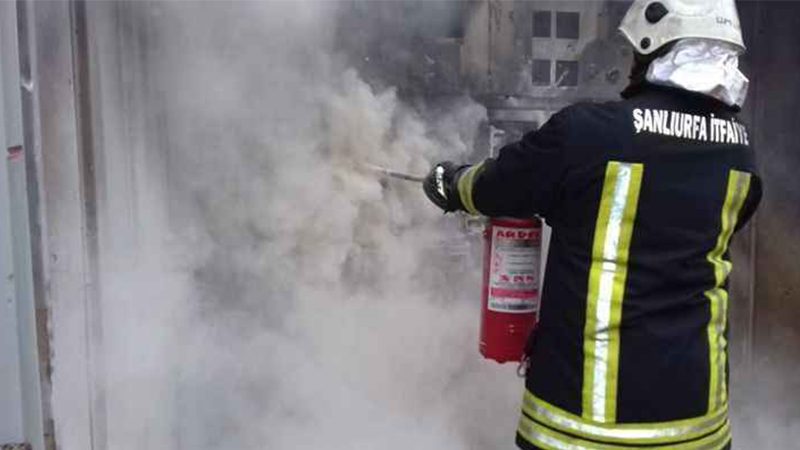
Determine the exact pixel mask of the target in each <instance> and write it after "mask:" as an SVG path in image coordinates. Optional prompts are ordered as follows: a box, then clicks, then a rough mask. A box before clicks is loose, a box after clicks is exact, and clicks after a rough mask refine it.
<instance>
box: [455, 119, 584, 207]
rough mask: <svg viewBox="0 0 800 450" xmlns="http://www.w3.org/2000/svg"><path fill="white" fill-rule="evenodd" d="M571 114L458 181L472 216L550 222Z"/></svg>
mask: <svg viewBox="0 0 800 450" xmlns="http://www.w3.org/2000/svg"><path fill="white" fill-rule="evenodd" d="M568 115H569V109H564V110H562V111H560V112H559V113H557V114H555V115H554V116H553V117H552V118H551V119H550V120H549V121H548V122H547V123H546V124H545V125H544V126H542V127H541V128H540V129H539V130H537V131H533V132H530V133H528V134H526V135H525V136H524V137H523V138H522V140H520V141H519V142H515V143H513V144H509V145H507V146H505V147H503V148H502V149H501V150H500V152H499V154H498V156H497V158H496V159H495V158H489V159H487V160H486V161H484V162H483V163H481V164H478V165H475V166H472V167H470V168H469V169H467V170H466V171H465V172H464V173H463V174H462V175H461V176H460V177H459V180H458V190H459V196H460V197H461V202H462V204H463V205H464V208H465V209H466V210H467V212H469V213H470V214H475V215H479V214H481V215H485V216H489V217H518V218H526V217H533V215H535V214H538V215H540V216H543V217H547V216H548V214H550V213H551V211H552V209H553V207H554V206H555V204H556V203H557V202H556V201H555V199H556V197H557V196H558V192H559V187H560V184H561V181H562V179H563V175H564V173H565V169H566V163H565V160H566V154H565V150H566V147H567V145H566V144H567V138H568V136H569V130H568V127H569V123H568Z"/></svg>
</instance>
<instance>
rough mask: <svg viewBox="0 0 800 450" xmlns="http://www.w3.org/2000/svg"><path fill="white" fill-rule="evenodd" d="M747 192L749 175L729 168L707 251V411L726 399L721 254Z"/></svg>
mask: <svg viewBox="0 0 800 450" xmlns="http://www.w3.org/2000/svg"><path fill="white" fill-rule="evenodd" d="M749 191H750V174H749V173H746V172H739V171H736V170H731V172H730V174H729V175H728V189H727V193H726V195H725V203H724V205H723V206H722V217H721V219H720V221H721V227H720V228H721V231H720V234H719V237H718V238H717V245H716V246H714V249H712V250H711V252H710V253H709V254H708V257H707V259H708V261H709V262H710V263H711V265H712V266H713V267H714V278H715V280H716V283H715V285H714V288H713V289H711V290H710V291H707V292H706V293H705V294H706V297H708V300H709V303H710V309H711V319H710V320H709V323H708V349H709V364H710V365H709V368H710V378H709V386H708V410H709V411H714V410H716V409H717V408H719V406H720V405H722V404H723V403H725V402H727V400H728V399H727V390H728V389H727V386H725V379H726V374H725V370H726V369H725V368H726V366H727V347H728V342H727V340H726V339H725V328H726V326H727V317H728V291H726V290H725V289H724V287H723V286H724V285H725V280H727V279H728V275H730V273H731V269H732V265H731V262H730V261H726V260H725V259H724V258H723V257H724V256H725V254H726V253H727V252H728V244H729V243H730V240H731V236H732V235H733V230H735V229H736V223H737V222H738V220H739V211H741V209H742V205H744V202H745V199H747V194H748V192H749Z"/></svg>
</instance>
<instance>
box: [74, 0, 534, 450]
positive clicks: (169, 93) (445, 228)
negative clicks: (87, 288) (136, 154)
mask: <svg viewBox="0 0 800 450" xmlns="http://www.w3.org/2000/svg"><path fill="white" fill-rule="evenodd" d="M340 7H341V5H340V4H337V3H333V2H322V3H308V2H253V3H246V2H232V3H231V2H225V3H215V2H212V3H208V2H197V3H195V2H168V3H163V4H144V5H142V6H141V7H140V8H141V9H140V10H138V11H140V12H141V13H142V17H143V18H144V19H146V20H150V21H151V25H150V26H151V31H153V35H152V38H151V39H152V41H151V42H150V44H149V45H151V46H152V48H155V49H157V51H154V52H153V53H152V55H151V58H153V59H152V62H151V65H150V66H149V67H150V68H149V70H150V73H149V74H148V77H150V78H149V79H150V82H151V83H153V85H154V86H155V87H154V89H156V90H158V91H159V92H160V94H159V95H160V97H161V100H163V101H162V102H160V103H159V104H158V105H157V107H158V108H163V110H160V111H158V113H159V117H161V118H163V120H164V121H165V122H164V123H163V124H161V127H160V128H159V129H161V130H162V133H163V136H160V140H159V142H162V143H163V147H162V148H160V149H159V153H160V155H159V156H158V157H156V158H155V159H160V160H161V161H162V162H163V164H165V166H166V167H167V169H166V178H167V186H168V188H167V189H166V190H165V191H164V192H163V193H162V195H161V196H153V195H150V196H146V197H147V198H148V202H149V203H147V205H146V207H147V208H153V209H154V210H163V211H165V212H164V213H163V214H151V215H150V217H155V218H156V219H152V220H150V222H149V223H147V224H142V225H143V226H144V227H145V228H146V229H147V230H149V231H148V233H149V234H150V235H151V236H153V239H152V240H154V241H155V242H157V243H158V244H157V245H155V246H154V248H152V249H146V250H142V249H137V250H136V252H137V253H139V254H140V255H141V256H140V257H139V260H138V261H136V263H135V264H134V265H132V266H135V268H134V267H130V268H127V269H125V270H123V271H118V272H116V273H115V274H113V275H112V274H106V277H105V280H106V288H105V289H106V296H105V298H104V300H103V301H104V302H105V304H106V305H107V306H106V314H107V316H108V317H109V320H108V324H107V326H106V329H107V331H106V337H105V340H106V344H105V348H106V352H107V354H108V356H107V360H106V365H107V366H108V367H109V369H108V371H107V372H108V373H107V374H106V383H107V385H108V388H109V389H108V392H107V405H108V419H107V423H108V444H109V448H113V449H127V448H141V447H142V446H143V445H146V446H147V447H148V448H178V449H180V448H185V449H212V448H220V447H222V446H224V447H230V448H239V449H293V450H294V449H305V448H308V449H311V448H329V449H348V450H349V449H362V448H364V449H366V448H388V449H393V448H397V449H401V448H403V449H407V448H437V449H484V448H512V446H513V437H514V428H515V425H516V418H517V414H518V405H519V399H520V394H521V388H522V385H521V382H520V381H519V380H518V379H517V378H516V375H515V367H511V365H508V366H503V367H501V366H498V365H496V364H494V363H490V362H485V361H483V360H482V359H481V357H480V355H479V354H478V351H477V344H478V338H477V331H478V330H477V328H478V316H479V311H480V305H479V298H480V297H479V287H480V257H479V255H478V253H479V251H476V250H479V237H478V236H477V235H474V234H473V235H470V234H469V233H465V232H464V230H463V229H462V227H461V221H460V220H459V219H458V218H456V217H453V216H448V217H443V216H442V215H441V213H440V212H438V211H437V210H435V208H433V207H432V206H431V205H430V204H428V202H427V200H426V199H425V198H424V195H423V194H422V191H421V188H420V186H419V185H416V184H413V183H406V182H402V181H395V180H385V179H381V178H379V177H377V176H376V175H375V174H373V173H370V172H369V171H365V170H364V168H363V163H365V162H369V163H373V164H377V165H381V166H386V167H390V168H393V169H395V170H400V171H406V172H409V173H414V174H424V173H425V171H427V169H428V168H429V167H430V164H431V162H433V161H436V160H439V159H444V158H456V159H458V158H461V159H463V158H465V157H466V155H467V154H469V153H471V152H472V150H473V144H474V138H475V134H476V131H477V130H478V127H479V125H480V123H481V122H482V121H483V120H484V119H485V110H484V109H483V108H482V107H480V106H478V105H477V104H475V103H473V102H471V101H469V100H467V99H463V100H460V101H454V102H451V103H450V104H449V105H448V106H447V107H445V108H442V107H437V108H436V109H433V108H426V107H425V106H424V104H416V105H415V107H414V108H411V107H409V106H407V105H406V104H405V103H404V102H403V101H401V100H400V99H399V98H398V94H397V93H396V91H395V90H394V89H392V88H382V87H380V88H379V87H374V86H372V85H369V84H367V83H366V82H365V81H363V79H362V78H361V77H360V75H359V73H358V72H357V71H355V70H354V69H351V68H350V67H351V66H350V64H349V61H348V58H347V54H346V53H347V52H346V50H347V49H341V48H335V46H334V45H333V42H334V38H335V35H336V31H337V30H336V25H337V17H338V16H337V14H338V8H340ZM159 105H160V106H159ZM151 107H153V106H151ZM423 117H424V118H423ZM137 169H140V170H145V171H147V170H150V169H148V167H146V166H145V167H137ZM143 189H145V190H146V189H147V187H146V186H145V187H143ZM123 247H124V246H123ZM129 250H131V249H125V248H123V251H129ZM109 324H111V326H109ZM65 448H66V447H65Z"/></svg>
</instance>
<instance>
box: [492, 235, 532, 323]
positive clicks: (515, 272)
mask: <svg viewBox="0 0 800 450" xmlns="http://www.w3.org/2000/svg"><path fill="white" fill-rule="evenodd" d="M541 242H542V235H541V229H540V228H506V227H498V226H495V227H493V229H492V255H491V257H492V260H491V266H490V267H491V272H490V275H489V299H488V300H489V301H488V305H487V306H488V308H489V310H491V311H496V312H505V313H531V312H536V311H538V309H539V258H540V256H541Z"/></svg>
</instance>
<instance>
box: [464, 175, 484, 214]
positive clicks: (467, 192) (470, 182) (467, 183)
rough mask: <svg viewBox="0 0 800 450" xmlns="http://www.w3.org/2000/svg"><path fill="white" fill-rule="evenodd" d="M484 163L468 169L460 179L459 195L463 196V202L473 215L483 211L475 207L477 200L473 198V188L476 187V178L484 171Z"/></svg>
mask: <svg viewBox="0 0 800 450" xmlns="http://www.w3.org/2000/svg"><path fill="white" fill-rule="evenodd" d="M483 164H484V163H480V164H478V165H476V166H472V167H470V168H469V169H467V170H466V171H465V172H464V173H463V174H462V175H461V177H460V178H459V179H458V195H459V196H461V204H462V205H464V209H466V210H467V212H468V213H470V214H472V215H473V216H480V215H481V213H480V211H478V209H477V208H476V207H475V201H474V200H473V198H472V190H473V188H474V187H475V179H476V178H477V177H478V175H480V174H481V172H483V169H484V166H483Z"/></svg>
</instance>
